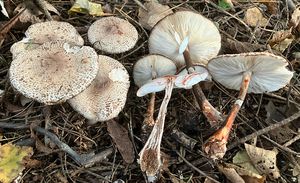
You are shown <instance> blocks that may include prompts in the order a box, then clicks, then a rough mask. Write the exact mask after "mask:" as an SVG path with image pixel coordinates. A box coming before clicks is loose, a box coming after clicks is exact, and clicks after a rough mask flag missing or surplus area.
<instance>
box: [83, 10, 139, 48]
mask: <svg viewBox="0 0 300 183" xmlns="http://www.w3.org/2000/svg"><path fill="white" fill-rule="evenodd" d="M88 39H89V42H90V43H91V44H92V45H93V47H94V48H96V49H99V50H103V51H105V52H107V53H122V52H125V51H128V50H130V49H131V48H133V47H134V45H135V44H136V42H137V40H138V32H137V30H136V29H135V27H134V26H133V25H132V24H130V23H129V22H128V21H126V20H124V19H121V18H117V17H112V16H111V17H104V18H101V19H99V20H97V21H95V22H94V23H93V24H92V25H91V26H90V28H89V30H88Z"/></svg>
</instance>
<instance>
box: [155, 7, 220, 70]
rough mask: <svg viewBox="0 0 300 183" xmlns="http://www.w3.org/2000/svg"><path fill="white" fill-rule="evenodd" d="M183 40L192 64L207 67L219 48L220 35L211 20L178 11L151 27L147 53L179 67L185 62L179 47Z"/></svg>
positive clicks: (195, 14)
mask: <svg viewBox="0 0 300 183" xmlns="http://www.w3.org/2000/svg"><path fill="white" fill-rule="evenodd" d="M186 38H188V45H187V49H188V50H189V52H190V56H191V59H192V61H193V62H194V63H202V64H205V65H206V64H207V62H208V60H209V59H211V58H212V57H214V56H216V55H217V54H218V52H219V50H220V48H221V36H220V33H219V31H218V29H217V27H216V26H215V25H214V23H213V22H212V21H210V20H208V19H207V18H205V17H204V16H202V15H200V14H198V13H194V12H192V11H178V12H176V13H173V14H171V15H168V16H166V17H165V18H164V19H162V20H161V21H160V22H158V23H157V24H156V26H155V27H154V28H153V30H152V32H151V34H150V37H149V50H150V53H155V54H161V55H164V56H167V57H168V58H170V59H171V60H173V61H175V62H176V65H177V66H178V67H181V66H183V65H185V62H184V57H183V54H182V53H180V51H179V47H180V45H181V42H183V40H185V39H186Z"/></svg>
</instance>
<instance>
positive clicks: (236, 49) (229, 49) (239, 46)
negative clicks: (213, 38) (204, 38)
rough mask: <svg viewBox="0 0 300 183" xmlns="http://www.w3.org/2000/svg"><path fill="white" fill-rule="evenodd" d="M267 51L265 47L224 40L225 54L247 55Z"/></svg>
mask: <svg viewBox="0 0 300 183" xmlns="http://www.w3.org/2000/svg"><path fill="white" fill-rule="evenodd" d="M262 50H266V47H265V46H264V45H260V44H252V43H248V42H241V41H238V40H233V39H229V38H227V39H222V51H223V52H224V53H225V54H236V53H247V52H255V51H262Z"/></svg>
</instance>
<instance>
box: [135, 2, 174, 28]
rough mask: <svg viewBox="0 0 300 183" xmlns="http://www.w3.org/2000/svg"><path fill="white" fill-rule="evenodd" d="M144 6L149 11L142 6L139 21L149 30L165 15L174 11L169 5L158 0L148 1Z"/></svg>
mask: <svg viewBox="0 0 300 183" xmlns="http://www.w3.org/2000/svg"><path fill="white" fill-rule="evenodd" d="M144 6H145V7H146V8H147V10H148V11H146V10H144V9H143V8H142V7H140V8H139V15H138V18H139V23H140V24H141V25H142V26H143V27H144V28H145V29H148V30H151V29H152V27H154V25H155V24H156V23H157V22H158V21H160V20H161V19H163V18H164V17H165V16H167V15H169V14H171V13H173V11H172V10H171V9H170V7H169V6H166V5H162V4H160V3H158V2H156V1H150V2H146V3H145V4H144Z"/></svg>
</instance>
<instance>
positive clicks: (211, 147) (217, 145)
mask: <svg viewBox="0 0 300 183" xmlns="http://www.w3.org/2000/svg"><path fill="white" fill-rule="evenodd" d="M250 80H251V72H245V73H244V75H243V79H242V83H241V88H240V92H239V96H238V99H237V100H236V101H235V103H234V105H233V106H232V108H231V110H230V113H229V115H228V116H227V118H226V121H225V126H224V127H222V128H221V129H219V130H218V131H216V132H215V133H214V134H213V135H212V136H211V137H210V138H209V139H208V140H207V142H206V143H205V144H204V145H203V149H204V151H205V153H207V154H208V155H209V156H210V157H211V158H212V159H220V158H223V156H224V155H225V153H226V150H227V147H226V144H227V141H228V137H229V134H230V131H231V128H232V125H233V123H234V120H235V118H236V116H237V114H238V112H239V110H240V108H241V106H242V105H243V103H244V100H245V97H246V94H247V90H248V87H249V83H250Z"/></svg>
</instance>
